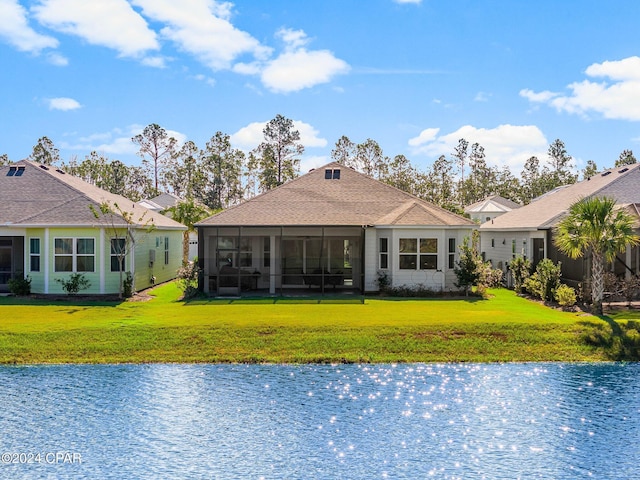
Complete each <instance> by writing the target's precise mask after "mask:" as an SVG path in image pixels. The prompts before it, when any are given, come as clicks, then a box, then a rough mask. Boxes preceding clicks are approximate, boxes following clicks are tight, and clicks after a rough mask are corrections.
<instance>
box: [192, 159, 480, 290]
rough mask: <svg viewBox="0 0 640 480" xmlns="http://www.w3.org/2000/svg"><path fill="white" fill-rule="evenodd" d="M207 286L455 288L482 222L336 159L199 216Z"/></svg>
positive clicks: (236, 288) (199, 234) (257, 288)
mask: <svg viewBox="0 0 640 480" xmlns="http://www.w3.org/2000/svg"><path fill="white" fill-rule="evenodd" d="M197 227H198V237H199V239H198V242H199V243H198V244H199V253H198V258H199V259H200V266H201V267H202V268H203V270H204V284H203V289H204V291H205V292H208V293H210V294H214V295H225V294H229V295H237V294H240V293H241V292H243V291H254V292H263V293H265V294H272V295H273V294H278V293H280V294H281V293H283V292H284V291H301V290H307V291H313V292H322V293H324V292H373V291H377V290H378V288H379V286H378V278H379V276H380V275H385V276H386V278H387V279H388V281H389V283H390V284H391V285H392V286H396V287H399V286H418V285H421V286H424V287H427V288H430V289H433V290H450V289H454V288H455V287H454V281H455V274H454V272H453V267H454V264H455V261H456V259H457V256H458V245H460V244H461V242H462V241H463V239H464V238H465V237H468V236H470V234H471V232H472V230H474V229H475V228H477V227H476V225H475V224H474V223H473V222H472V221H471V220H468V219H466V218H463V217H461V216H458V215H455V214H453V213H451V212H449V211H447V210H444V209H442V208H439V207H437V206H435V205H432V204H430V203H428V202H425V201H423V200H420V199H419V198H417V197H414V196H412V195H410V194H408V193H405V192H403V191H401V190H398V189H396V188H393V187H391V186H389V185H386V184H384V183H381V182H379V181H377V180H374V179H372V178H370V177H368V176H366V175H363V174H361V173H358V172H356V171H354V170H352V169H351V168H348V167H345V166H343V165H340V164H339V163H330V164H328V165H326V166H324V167H321V168H318V169H315V170H312V171H311V172H309V173H307V174H306V175H303V176H300V177H298V178H296V179H295V180H292V181H290V182H288V183H285V184H284V185H281V186H280V187H278V188H275V189H273V190H270V191H268V192H266V193H264V194H262V195H259V196H257V197H254V198H252V199H250V200H248V201H246V202H244V203H242V204H240V205H237V206H234V207H231V208H229V209H227V210H225V211H223V212H220V213H218V214H216V215H214V216H212V217H210V218H208V219H206V220H204V221H202V222H200V223H199V224H198V225H197Z"/></svg>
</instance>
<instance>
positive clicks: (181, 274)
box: [178, 262, 202, 299]
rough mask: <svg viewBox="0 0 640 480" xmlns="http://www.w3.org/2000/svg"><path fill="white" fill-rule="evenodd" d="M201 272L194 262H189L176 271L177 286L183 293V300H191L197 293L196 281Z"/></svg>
mask: <svg viewBox="0 0 640 480" xmlns="http://www.w3.org/2000/svg"><path fill="white" fill-rule="evenodd" d="M201 275H202V270H201V269H200V267H198V264H197V263H196V262H189V263H187V264H186V265H184V266H182V267H181V268H180V269H179V270H178V286H179V287H180V289H181V290H182V291H183V292H184V297H183V298H185V299H186V298H192V297H194V296H196V295H197V294H198V293H199V290H198V281H199V280H200V277H201Z"/></svg>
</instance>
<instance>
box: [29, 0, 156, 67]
mask: <svg viewBox="0 0 640 480" xmlns="http://www.w3.org/2000/svg"><path fill="white" fill-rule="evenodd" d="M32 11H33V12H34V14H35V16H36V18H37V19H38V21H39V22H40V23H42V24H43V25H45V26H47V27H49V28H51V29H53V30H57V31H60V32H63V33H68V34H71V35H76V36H78V37H80V38H82V39H84V40H86V41H87V42H89V43H90V44H92V45H101V46H104V47H108V48H112V49H114V50H116V51H118V53H119V54H120V55H121V56H123V57H141V56H143V55H144V53H145V52H147V51H149V50H157V49H159V48H160V46H159V44H158V41H157V39H156V34H155V32H154V31H153V30H151V29H150V28H149V27H148V26H147V23H146V21H145V20H144V19H143V18H142V17H141V16H140V15H139V14H138V13H136V12H135V11H134V10H133V8H132V7H131V5H130V4H129V3H127V2H126V0H92V1H90V2H88V1H86V0H41V3H40V4H39V5H35V6H33V7H32Z"/></svg>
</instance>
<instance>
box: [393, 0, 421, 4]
mask: <svg viewBox="0 0 640 480" xmlns="http://www.w3.org/2000/svg"><path fill="white" fill-rule="evenodd" d="M393 1H394V2H395V3H400V4H405V3H414V4H416V5H420V4H421V3H422V0H393Z"/></svg>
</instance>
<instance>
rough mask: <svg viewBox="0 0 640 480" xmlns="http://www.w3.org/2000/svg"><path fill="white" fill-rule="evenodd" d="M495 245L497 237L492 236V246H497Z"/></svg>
mask: <svg viewBox="0 0 640 480" xmlns="http://www.w3.org/2000/svg"><path fill="white" fill-rule="evenodd" d="M495 246H496V239H495V238H492V239H491V248H495Z"/></svg>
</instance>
